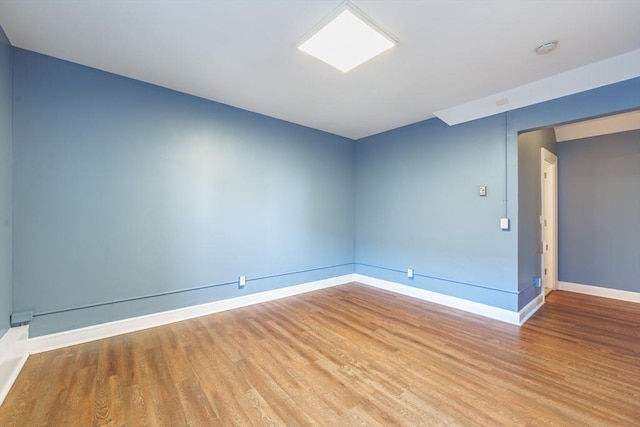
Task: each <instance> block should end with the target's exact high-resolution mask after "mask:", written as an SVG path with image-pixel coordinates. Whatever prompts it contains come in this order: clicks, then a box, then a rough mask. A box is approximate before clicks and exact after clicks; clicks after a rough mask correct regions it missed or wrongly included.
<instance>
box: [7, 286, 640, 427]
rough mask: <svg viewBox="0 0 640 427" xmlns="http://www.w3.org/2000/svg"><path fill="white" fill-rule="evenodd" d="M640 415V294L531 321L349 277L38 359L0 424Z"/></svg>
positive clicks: (567, 422)
mask: <svg viewBox="0 0 640 427" xmlns="http://www.w3.org/2000/svg"><path fill="white" fill-rule="evenodd" d="M41 425H51V426H90V425H113V426H122V425H126V426H138V425H150V426H214V425H215V426H226V425H229V426H231V425H233V426H236V425H237V426H242V425H255V426H263V425H292V426H293V425H301V426H311V425H314V426H315V425H318V426H336V427H337V426H352V425H366V426H378V425H380V426H391V425H410V426H417V425H428V426H439V425H447V426H450V425H464V426H466V425H480V426H499V425H505V426H518V425H530V426H554V425H557V426H616V425H619V426H631V425H640V305H638V304H633V303H625V302H621V301H616V300H610V299H604V298H597V297H592V296H585V295H580V294H572V293H567V292H558V291H556V292H553V293H552V294H551V295H549V296H548V298H547V304H546V305H545V306H544V307H543V308H541V309H540V311H539V312H538V313H536V314H535V315H534V317H532V318H531V319H530V320H529V322H527V324H526V325H524V326H523V327H522V328H518V327H516V326H512V325H507V324H504V323H500V322H497V321H492V320H488V319H486V318H482V317H479V316H474V315H471V314H468V313H464V312H460V311H456V310H452V309H449V308H446V307H441V306H438V305H435V304H430V303H426V302H423V301H419V300H414V299H411V298H408V297H404V296H400V295H396V294H392V293H388V292H384V291H380V290H377V289H374V288H370V287H368V286H365V285H359V284H349V285H343V286H339V287H334V288H329V289H325V290H321V291H316V292H313V293H309V294H303V295H299V296H294V297H290V298H287V299H282V300H278V301H274V302H269V303H264V304H260V305H255V306H251V307H246V308H242V309H237V310H233V311H228V312H223V313H218V314H214V315H210V316H205V317H201V318H197V319H192V320H188V321H183V322H179V323H174V324H171V325H167V326H162V327H159V328H154V329H149V330H145V331H140V332H136V333H131V334H127V335H122V336H118V337H114V338H109V339H104V340H100V341H95V342H91V343H87V344H83V345H78V346H74V347H68V348H64V349H61V350H56V351H51V352H47V353H42V354H37V355H33V356H31V357H30V358H29V360H28V361H27V363H26V365H25V367H24V369H23V370H22V372H21V373H20V376H19V377H18V379H17V380H16V382H15V384H14V386H13V388H12V389H11V391H10V392H9V395H8V396H7V398H6V400H5V402H4V404H3V406H2V407H0V426H7V427H8V426H20V427H22V426H41Z"/></svg>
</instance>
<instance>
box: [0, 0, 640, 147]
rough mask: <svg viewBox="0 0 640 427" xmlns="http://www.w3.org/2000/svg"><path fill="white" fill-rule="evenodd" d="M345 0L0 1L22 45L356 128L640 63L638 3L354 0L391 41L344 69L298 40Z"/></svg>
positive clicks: (352, 133) (340, 128)
mask: <svg viewBox="0 0 640 427" xmlns="http://www.w3.org/2000/svg"><path fill="white" fill-rule="evenodd" d="M341 3H342V2H341V1H339V0H304V1H303V0H255V1H243V0H230V1H227V0H212V1H203V0H199V1H190V0H180V1H178V0H172V1H169V0H153V1H152V0H138V1H124V0H108V1H107V0H86V1H84V0H74V1H70V0H56V1H51V0H30V1H22V0H0V25H1V26H2V27H3V29H4V30H5V32H6V34H7V37H8V38H9V40H10V42H11V43H12V44H13V45H14V46H16V47H20V48H24V49H28V50H32V51H35V52H39V53H43V54H46V55H50V56H54V57H57V58H61V59H65V60H68V61H72V62H76V63H79V64H83V65H87V66H90V67H94V68H98V69H100V70H105V71H108V72H112V73H116V74H120V75H123V76H127V77H131V78H134V79H138V80H142V81H145V82H149V83H153V84H156V85H160V86H164V87H167V88H171V89H175V90H178V91H181V92H185V93H189V94H192V95H196V96H200V97H203V98H207V99H210V100H214V101H218V102H222V103H225V104H229V105H233V106H236V107H239V108H243V109H246V110H250V111H254V112H257V113H262V114H265V115H268V116H271V117H276V118H279V119H283V120H287V121H290V122H294V123H298V124H301V125H305V126H309V127H312V128H316V129H320V130H324V131H327V132H331V133H334V134H338V135H343V136H346V137H349V138H353V139H358V138H362V137H365V136H368V135H372V134H376V133H379V132H383V131H386V130H389V129H393V128H396V127H400V126H403V125H406V124H410V123H414V122H417V121H420V120H424V119H428V118H431V117H433V114H434V112H438V111H443V110H447V109H451V108H454V107H456V106H459V105H463V104H466V105H471V106H472V107H473V103H472V101H474V100H478V99H482V98H485V97H490V96H491V95H492V94H499V93H503V92H505V91H509V90H512V89H515V88H518V87H522V86H523V85H527V84H531V83H532V82H538V81H541V80H542V81H543V82H545V81H548V80H544V79H548V78H550V77H551V76H555V75H557V74H559V73H565V72H568V71H570V70H574V69H577V68H580V67H585V66H588V65H589V64H593V63H596V62H598V61H603V60H607V59H608V58H613V57H617V56H619V55H627V56H626V58H627V59H629V56H628V55H629V54H630V53H631V54H632V55H633V56H632V57H630V58H631V63H630V64H631V67H632V68H634V67H635V64H636V63H638V64H640V59H638V58H640V50H639V49H640V2H638V1H635V0H609V1H595V0H591V1H584V0H519V1H517V0H513V1H507V0H484V1H477V0H457V1H449V0H425V1H413V0H407V1H402V0H397V1H357V0H355V1H353V2H352V3H353V4H355V5H356V6H357V7H359V8H360V9H361V10H362V11H364V12H365V13H366V14H367V15H368V16H370V17H371V18H372V19H373V20H374V21H375V22H376V23H377V24H378V25H379V26H381V27H382V28H384V29H385V30H386V31H388V32H389V33H391V34H392V35H393V36H394V37H395V38H397V40H398V41H399V43H398V45H397V46H396V47H394V48H392V49H390V50H388V51H387V52H385V53H384V54H382V55H381V56H379V57H377V58H375V59H373V60H372V61H370V62H368V63H366V64H364V65H362V66H360V67H358V68H356V69H354V70H352V71H351V72H349V73H347V74H343V73H342V72H340V71H337V70H335V69H333V68H331V67H329V66H328V65H325V64H323V63H321V62H319V61H318V60H316V59H314V58H312V57H310V56H308V55H306V54H304V53H302V52H300V51H299V50H297V49H296V43H297V42H298V41H300V39H301V38H302V37H303V36H305V35H306V34H307V33H308V32H309V30H311V29H312V28H313V27H314V26H315V25H317V24H318V23H319V22H320V21H322V20H323V19H324V18H325V17H326V16H327V15H328V14H330V13H331V12H332V11H333V10H334V9H335V8H336V7H338V6H339V5H340V4H341ZM554 39H555V40H559V42H560V45H559V48H558V49H557V50H556V51H554V52H551V53H549V54H547V55H542V56H540V55H536V54H535V53H534V48H535V47H536V46H537V45H539V44H541V43H544V42H546V41H549V40H554ZM633 52H635V53H633ZM634 61H635V62H634ZM627 63H629V61H627ZM616 67H617V66H614V67H610V66H606V67H601V68H604V69H605V70H607V69H610V68H616ZM635 68H636V69H635V70H634V72H635V73H636V74H638V73H640V66H638V67H635ZM585 70H587V71H586V72H587V74H588V67H587V68H585ZM583 74H584V73H583ZM618 74H620V73H618ZM622 74H623V77H622V78H629V77H628V75H627V74H628V73H627V74H624V73H622ZM625 76H626V77H625ZM576 79H578V80H580V77H572V79H571V80H576ZM616 79H617V80H620V77H619V76H618V77H615V78H612V79H611V80H610V81H616ZM605 81H606V79H605ZM598 84H602V83H598ZM549 87H551V88H553V85H552V86H549ZM578 90H579V89H578ZM551 92H552V94H551V96H552V97H553V96H554V95H553V93H554V92H553V90H551ZM560 95H563V94H562V93H560ZM560 95H558V96H560ZM501 96H503V95H501ZM489 99H490V98H489ZM470 102H471V104H469V103H470ZM491 102H493V101H491ZM525 104H526V103H525ZM494 106H495V103H494ZM474 108H475V107H474ZM467 109H468V108H467ZM496 112H498V111H496ZM492 113H495V112H492V111H490V110H489V111H488V112H485V113H483V114H484V115H487V114H492ZM481 115H482V114H478V115H477V116H478V117H479V116H481ZM465 117H466V116H465ZM472 117H473V114H472ZM462 120H468V118H464V119H462ZM445 121H446V119H445ZM451 121H452V122H456V120H453V119H452V120H451ZM457 121H461V120H457Z"/></svg>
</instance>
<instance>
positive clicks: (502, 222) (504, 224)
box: [500, 218, 509, 230]
mask: <svg viewBox="0 0 640 427" xmlns="http://www.w3.org/2000/svg"><path fill="white" fill-rule="evenodd" d="M500 228H501V229H502V230H508V229H509V218H500Z"/></svg>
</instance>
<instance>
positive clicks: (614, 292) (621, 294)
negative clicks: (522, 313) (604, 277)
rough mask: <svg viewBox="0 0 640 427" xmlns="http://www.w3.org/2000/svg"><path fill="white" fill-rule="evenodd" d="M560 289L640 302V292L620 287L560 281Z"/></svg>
mask: <svg viewBox="0 0 640 427" xmlns="http://www.w3.org/2000/svg"><path fill="white" fill-rule="evenodd" d="M558 290H560V291H567V292H576V293H579V294H587V295H593V296H596V297H603V298H613V299H619V300H622V301H629V302H636V303H640V292H632V291H621V290H620V289H609V288H603V287H601V286H592V285H583V284H580V283H571V282H558Z"/></svg>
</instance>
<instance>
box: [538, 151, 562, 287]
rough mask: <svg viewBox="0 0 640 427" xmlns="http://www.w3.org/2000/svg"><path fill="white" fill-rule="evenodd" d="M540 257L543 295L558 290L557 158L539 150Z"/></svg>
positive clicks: (548, 152) (550, 153)
mask: <svg viewBox="0 0 640 427" xmlns="http://www.w3.org/2000/svg"><path fill="white" fill-rule="evenodd" d="M540 151H541V156H540V178H541V183H540V184H541V185H540V188H541V190H542V191H541V196H542V197H541V198H542V200H541V202H542V203H541V207H542V209H541V213H540V226H541V228H542V233H541V234H542V256H541V270H540V271H541V275H540V276H541V280H542V288H543V289H544V295H545V296H546V295H548V294H549V293H550V292H552V291H554V290H556V289H558V157H557V156H556V155H555V154H553V153H552V152H551V151H549V150H547V149H545V148H541V149H540Z"/></svg>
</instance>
